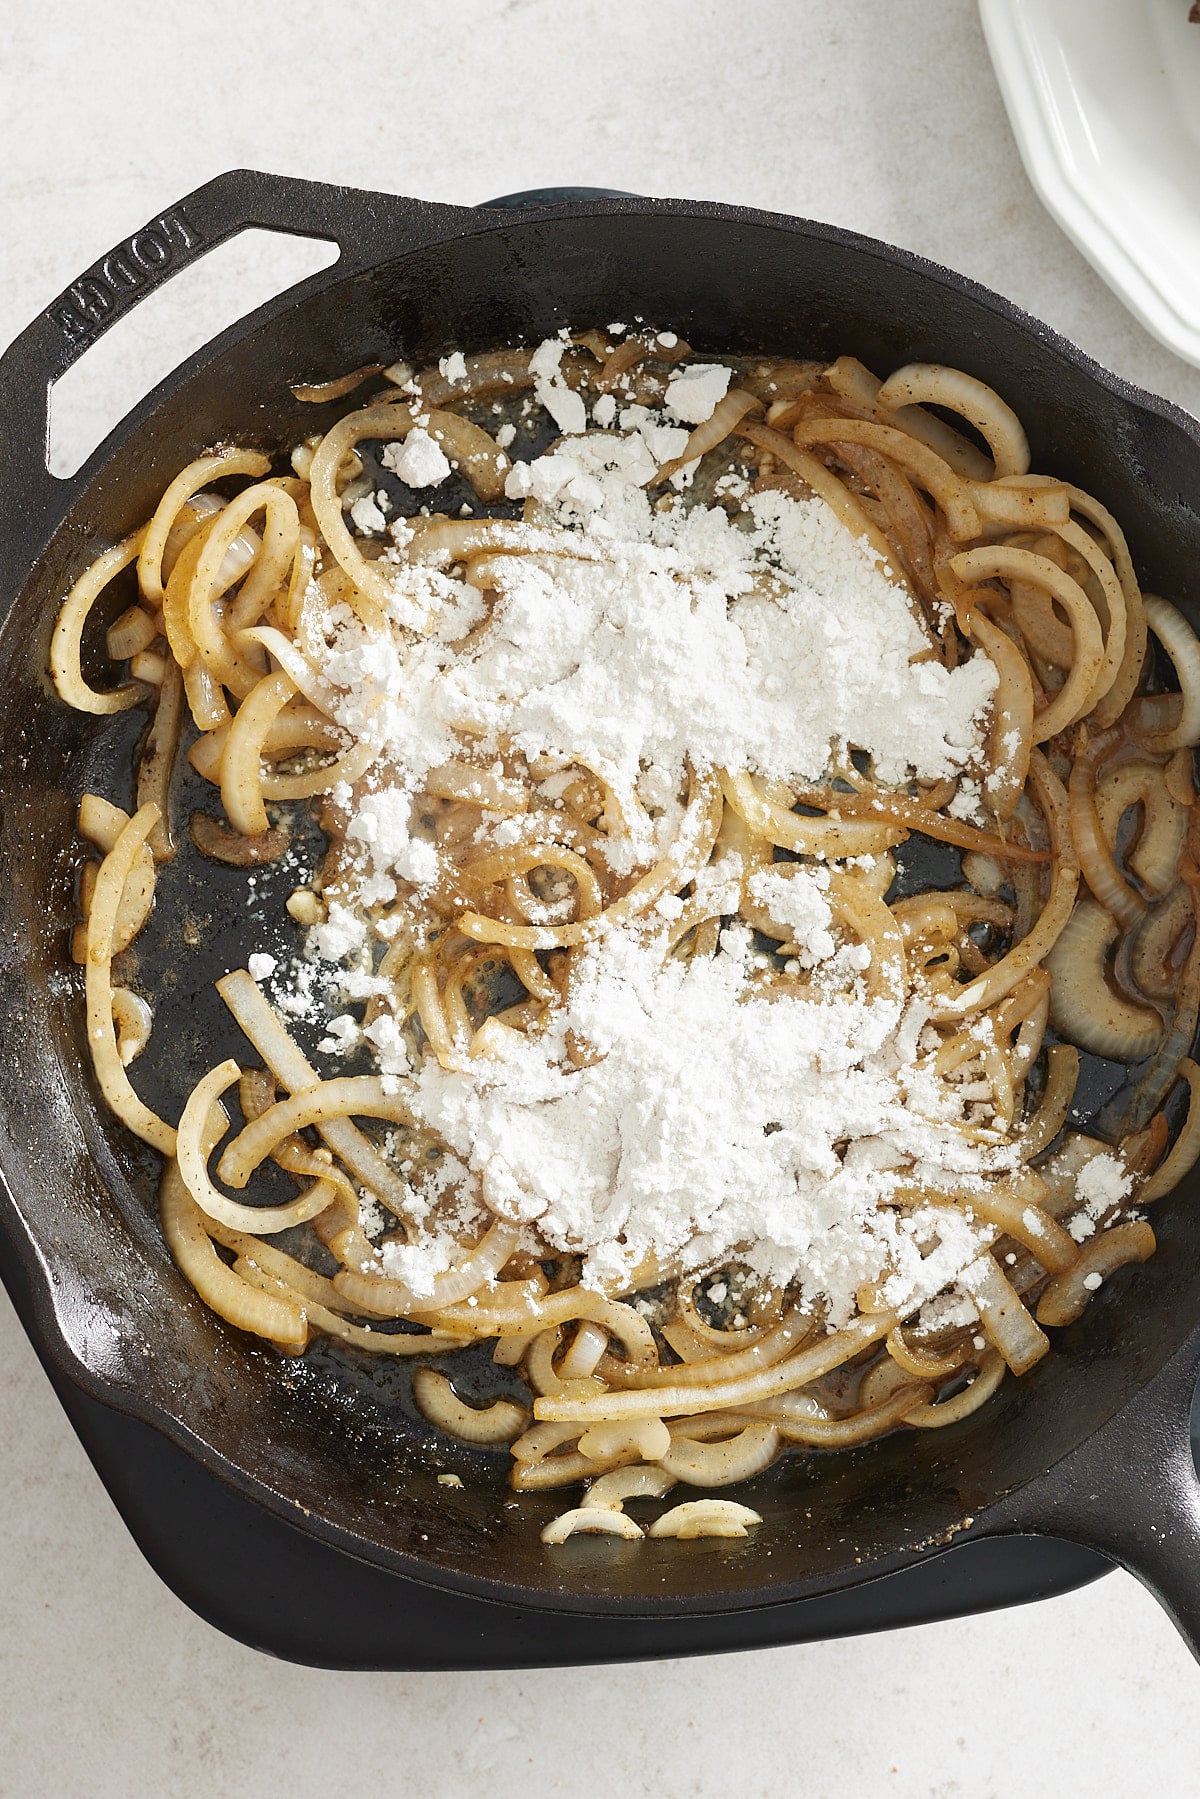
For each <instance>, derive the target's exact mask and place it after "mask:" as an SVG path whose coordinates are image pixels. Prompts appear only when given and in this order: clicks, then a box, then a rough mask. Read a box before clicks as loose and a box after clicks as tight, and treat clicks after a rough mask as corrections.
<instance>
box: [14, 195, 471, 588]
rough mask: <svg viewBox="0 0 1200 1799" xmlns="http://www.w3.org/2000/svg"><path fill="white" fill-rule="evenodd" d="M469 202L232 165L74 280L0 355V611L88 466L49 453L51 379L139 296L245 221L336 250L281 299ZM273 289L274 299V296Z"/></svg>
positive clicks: (432, 234) (459, 212)
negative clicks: (62, 472) (59, 470)
mask: <svg viewBox="0 0 1200 1799" xmlns="http://www.w3.org/2000/svg"><path fill="white" fill-rule="evenodd" d="M470 216H471V215H470V213H469V211H467V210H465V209H459V208H457V207H445V206H434V205H430V204H427V203H425V202H422V201H418V200H406V199H403V198H401V197H399V196H397V195H391V194H378V193H371V192H367V191H364V190H362V189H358V188H348V187H335V186H331V185H329V184H327V183H325V182H318V181H301V180H297V179H295V178H293V177H291V176H284V175H268V174H264V173H262V172H261V171H259V170H256V169H231V170H229V171H228V172H227V173H226V174H224V175H218V176H216V177H215V179H214V180H212V181H209V182H206V183H205V185H204V186H203V187H199V188H197V189H196V190H195V192H194V193H191V194H188V195H187V196H186V197H185V198H184V199H182V200H180V201H179V202H178V203H177V204H176V205H174V206H168V207H166V208H165V209H164V210H163V211H162V212H160V213H158V214H156V215H155V217H154V218H152V219H150V220H148V221H147V222H146V224H145V225H143V226H142V227H141V229H140V230H138V231H135V232H133V233H132V234H131V235H130V236H129V237H127V238H125V239H124V240H123V241H122V242H121V243H119V244H117V245H115V246H114V248H113V249H111V250H110V251H109V252H108V254H107V255H106V256H102V257H100V258H99V259H98V261H96V262H94V263H93V264H92V266H91V267H90V268H89V269H86V270H85V271H84V273H83V274H82V275H80V276H79V278H78V280H76V281H73V282H71V284H70V286H68V287H67V288H65V289H64V290H63V292H62V293H61V294H59V296H58V298H57V299H55V300H53V301H52V302H51V304H50V305H49V306H47V307H46V309H45V311H44V312H42V313H41V314H39V316H38V317H37V318H36V319H34V320H33V322H32V323H31V324H30V325H29V326H27V328H26V329H25V330H24V331H23V332H22V333H21V335H20V337H18V338H17V339H16V340H15V342H14V343H13V344H12V345H11V346H10V347H9V348H8V350H7V351H5V353H4V355H3V357H0V467H3V468H4V471H5V485H6V493H5V500H6V505H5V524H4V531H3V533H2V534H0V615H2V613H3V610H4V609H6V608H7V606H8V605H9V604H11V602H12V599H13V597H14V595H15V593H16V592H17V591H18V590H19V588H20V587H21V585H22V584H23V582H24V580H25V577H26V574H27V573H28V570H29V568H30V566H31V564H32V563H33V562H35V561H36V560H37V558H38V557H39V556H40V555H41V553H42V551H43V550H44V549H45V547H46V545H47V543H48V542H49V541H50V539H51V537H52V536H53V535H54V533H55V531H56V530H57V528H58V526H59V525H60V524H61V522H62V520H63V519H64V518H65V517H66V515H67V513H68V511H69V510H70V508H71V506H72V504H73V503H74V500H75V499H76V497H77V495H78V493H79V492H80V491H81V489H82V487H83V486H84V485H85V483H86V481H87V480H88V479H90V475H91V470H90V466H89V465H85V468H84V469H81V470H80V472H79V474H78V475H75V476H72V477H71V478H70V479H68V480H62V479H59V478H58V477H57V476H54V475H52V474H51V473H50V471H49V469H48V467H47V463H46V452H47V443H48V433H49V421H50V411H49V398H50V388H51V387H52V385H53V384H54V382H55V381H56V380H58V379H59V377H60V376H61V375H63V374H65V372H66V370H67V369H69V368H70V367H71V365H72V363H74V362H76V361H77V360H78V358H79V357H80V356H82V355H83V353H84V352H85V351H86V350H88V349H89V348H90V347H91V345H92V344H94V343H95V342H96V340H97V339H98V338H100V337H102V336H103V334H104V332H106V331H107V330H108V329H109V327H110V326H111V325H115V324H116V323H117V321H118V320H119V319H121V318H124V317H125V315H126V314H127V313H128V312H130V311H131V310H132V308H133V307H135V306H136V305H137V304H138V302H139V301H140V300H143V299H145V298H146V296H147V295H148V294H151V293H153V292H154V291H155V290H156V289H157V288H159V287H161V286H162V285H163V283H164V282H166V281H169V280H170V279H171V277H172V275H175V274H178V272H179V271H180V270H181V269H183V268H186V267H187V265H188V264H189V263H191V262H194V261H195V260H196V258H197V257H199V256H203V255H204V254H205V252H206V251H208V250H213V249H215V248H216V247H217V245H218V244H222V243H225V242H226V241H227V240H228V239H229V238H231V237H235V236H236V235H237V234H238V232H240V231H244V230H246V229H248V228H250V227H255V226H257V227H260V228H262V229H265V230H269V231H281V232H286V233H291V234H293V235H295V236H299V237H316V238H325V239H327V240H328V241H330V242H333V243H336V244H338V245H339V246H340V248H341V251H342V254H341V258H340V260H339V261H338V262H336V263H334V264H332V265H331V266H330V267H329V268H327V269H324V270H322V271H320V273H319V274H317V275H314V276H311V277H310V278H309V280H308V281H305V282H302V283H300V284H299V286H297V287H294V288H292V289H289V290H288V299H289V303H290V298H291V297H292V296H295V295H297V294H301V293H307V292H309V291H311V290H312V289H314V288H315V287H319V286H320V285H322V284H323V283H324V282H327V281H330V280H341V279H343V278H344V277H345V275H346V274H348V273H353V272H354V271H355V270H356V269H357V268H361V267H366V266H369V264H370V263H371V261H372V260H382V259H384V258H385V257H389V256H395V255H397V254H399V253H401V252H403V251H404V250H406V249H415V248H418V247H419V246H420V245H421V244H423V243H425V242H428V241H430V240H432V239H434V238H436V237H438V236H440V235H443V234H444V232H445V230H446V229H447V228H448V227H450V226H452V225H453V222H454V221H457V220H459V219H462V218H469V217H470ZM280 298H282V297H277V299H276V300H275V301H272V302H270V303H269V304H270V305H272V306H274V305H278V304H279V303H280Z"/></svg>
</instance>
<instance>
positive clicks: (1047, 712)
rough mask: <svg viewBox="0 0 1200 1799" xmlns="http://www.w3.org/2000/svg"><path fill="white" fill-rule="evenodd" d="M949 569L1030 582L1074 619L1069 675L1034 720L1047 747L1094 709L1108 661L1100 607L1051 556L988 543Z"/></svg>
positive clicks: (969, 576)
mask: <svg viewBox="0 0 1200 1799" xmlns="http://www.w3.org/2000/svg"><path fill="white" fill-rule="evenodd" d="M950 568H951V570H952V571H953V573H954V574H956V575H957V576H958V577H959V579H960V580H962V581H966V582H968V583H977V582H981V581H991V580H995V579H996V578H997V577H998V578H999V579H1000V580H1002V581H1007V580H1009V579H1010V578H1013V577H1015V578H1016V579H1017V580H1018V581H1032V582H1033V583H1034V584H1035V586H1038V587H1043V588H1045V590H1046V592H1047V593H1048V594H1050V596H1051V597H1052V598H1053V599H1055V600H1057V601H1058V602H1059V604H1060V605H1061V606H1062V608H1063V610H1064V611H1065V612H1066V613H1067V614H1068V615H1069V617H1070V620H1071V635H1072V638H1073V641H1074V655H1073V659H1072V663H1071V671H1070V673H1069V674H1068V676H1067V679H1066V680H1065V682H1064V683H1063V685H1062V687H1061V688H1060V689H1059V691H1058V692H1057V693H1056V694H1055V696H1054V698H1053V699H1052V700H1050V701H1048V702H1047V704H1046V705H1045V706H1043V707H1042V709H1041V711H1040V712H1039V713H1038V714H1037V716H1036V718H1035V719H1034V731H1033V735H1034V741H1035V742H1036V743H1045V742H1046V741H1047V739H1048V738H1051V737H1055V736H1057V735H1058V733H1059V732H1060V731H1061V730H1063V729H1064V728H1065V727H1066V726H1067V725H1072V724H1074V723H1075V722H1076V720H1077V719H1080V718H1082V717H1083V716H1084V714H1085V713H1086V712H1087V711H1089V710H1090V708H1091V704H1092V695H1093V692H1094V690H1095V685H1096V679H1097V676H1098V675H1099V673H1100V669H1101V665H1102V663H1103V660H1104V638H1103V635H1102V634H1101V630H1100V621H1099V619H1098V618H1097V617H1096V609H1095V607H1094V606H1093V605H1092V602H1091V601H1090V600H1089V599H1088V596H1087V594H1086V592H1085V591H1084V589H1083V588H1082V587H1081V586H1080V585H1079V582H1078V581H1076V580H1074V579H1073V578H1072V577H1071V576H1070V575H1068V574H1064V572H1063V570H1062V569H1061V568H1059V567H1058V565H1057V564H1056V563H1054V562H1051V560H1050V558H1049V557H1048V556H1038V555H1035V554H1034V552H1033V551H1032V550H1021V549H1014V547H1013V546H1012V545H1011V544H985V545H981V546H980V547H979V548H977V549H973V550H964V551H962V552H961V553H960V554H959V555H957V556H955V557H953V558H952V559H951V561H950Z"/></svg>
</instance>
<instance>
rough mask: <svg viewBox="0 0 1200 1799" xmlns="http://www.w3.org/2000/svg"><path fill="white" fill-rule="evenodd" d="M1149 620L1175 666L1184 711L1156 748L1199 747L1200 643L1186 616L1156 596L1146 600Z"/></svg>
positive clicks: (1157, 738) (1158, 741)
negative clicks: (1195, 745)
mask: <svg viewBox="0 0 1200 1799" xmlns="http://www.w3.org/2000/svg"><path fill="white" fill-rule="evenodd" d="M1143 603H1144V605H1145V608H1146V620H1147V623H1148V624H1149V626H1150V629H1151V630H1152V631H1153V632H1154V635H1155V636H1156V637H1157V638H1158V641H1159V642H1160V643H1161V644H1162V646H1163V649H1164V650H1165V651H1166V652H1167V655H1168V656H1169V657H1170V658H1171V661H1172V662H1173V663H1174V665H1175V674H1176V677H1177V679H1178V681H1179V687H1180V691H1181V693H1182V694H1183V710H1182V712H1181V713H1180V717H1179V723H1178V724H1177V725H1176V726H1175V728H1174V730H1172V731H1168V732H1167V733H1166V734H1165V735H1164V736H1162V737H1156V738H1155V740H1154V748H1155V749H1156V750H1158V751H1160V752H1162V753H1164V754H1165V753H1166V751H1168V750H1181V749H1189V748H1190V747H1191V746H1192V745H1193V744H1197V743H1200V642H1198V641H1197V638H1196V633H1195V632H1194V631H1193V630H1192V627H1191V626H1190V625H1189V624H1188V622H1187V620H1186V619H1185V618H1184V616H1183V614H1182V613H1181V612H1180V611H1178V609H1177V608H1176V607H1174V606H1172V605H1171V604H1170V603H1169V602H1168V601H1167V600H1163V599H1160V598H1159V596H1158V595H1157V594H1155V593H1148V594H1145V595H1144V596H1143Z"/></svg>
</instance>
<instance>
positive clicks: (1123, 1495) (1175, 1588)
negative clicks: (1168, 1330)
mask: <svg viewBox="0 0 1200 1799" xmlns="http://www.w3.org/2000/svg"><path fill="white" fill-rule="evenodd" d="M1198 1369H1200V1333H1197V1335H1196V1336H1194V1337H1193V1338H1192V1339H1191V1340H1190V1341H1189V1342H1188V1343H1187V1344H1185V1345H1184V1347H1183V1349H1181V1350H1180V1351H1179V1352H1178V1353H1177V1354H1176V1356H1175V1357H1174V1358H1173V1359H1172V1360H1171V1361H1170V1362H1169V1363H1168V1364H1167V1366H1166V1367H1165V1368H1163V1369H1162V1370H1161V1371H1160V1372H1159V1374H1158V1375H1156V1376H1155V1378H1154V1379H1153V1380H1152V1381H1151V1382H1150V1383H1149V1385H1148V1386H1146V1387H1144V1388H1143V1389H1142V1390H1141V1392H1139V1394H1138V1395H1137V1397H1136V1399H1134V1400H1133V1401H1131V1402H1130V1403H1129V1404H1128V1405H1126V1406H1125V1407H1124V1408H1123V1409H1122V1410H1121V1411H1120V1412H1118V1413H1117V1414H1116V1416H1115V1417H1113V1418H1111V1419H1110V1420H1109V1421H1108V1423H1107V1424H1105V1425H1104V1426H1102V1428H1101V1429H1100V1430H1098V1431H1097V1432H1096V1433H1095V1434H1094V1435H1093V1436H1091V1437H1089V1438H1087V1440H1086V1441H1085V1442H1083V1443H1081V1444H1080V1445H1079V1447H1078V1449H1076V1450H1074V1451H1073V1452H1072V1453H1071V1454H1070V1455H1068V1456H1066V1457H1065V1458H1064V1459H1063V1460H1062V1461H1061V1462H1059V1463H1058V1464H1057V1465H1056V1466H1055V1467H1054V1468H1052V1469H1050V1470H1049V1471H1048V1473H1046V1474H1045V1475H1043V1476H1042V1477H1041V1478H1040V1479H1039V1480H1035V1481H1033V1482H1031V1483H1030V1486H1029V1488H1028V1489H1026V1490H1024V1491H1022V1492H1018V1493H1016V1494H1014V1495H1013V1500H1012V1502H1011V1510H1010V1520H1011V1522H1010V1523H1009V1524H1007V1525H1006V1526H1005V1528H1006V1530H1007V1529H1011V1530H1015V1531H1020V1532H1028V1533H1032V1534H1034V1535H1037V1536H1055V1537H1065V1538H1067V1539H1068V1540H1069V1541H1071V1542H1074V1543H1081V1544H1083V1545H1084V1546H1085V1547H1087V1548H1089V1549H1097V1550H1099V1551H1101V1553H1102V1554H1104V1555H1105V1556H1107V1557H1108V1558H1109V1560H1110V1561H1113V1562H1116V1563H1117V1564H1118V1565H1119V1566H1120V1567H1122V1568H1125V1569H1127V1570H1128V1572H1129V1573H1130V1574H1133V1575H1135V1576H1136V1577H1137V1579H1138V1580H1140V1581H1141V1583H1142V1585H1143V1586H1145V1587H1147V1588H1148V1589H1149V1591H1150V1592H1151V1593H1153V1595H1154V1597H1155V1598H1156V1599H1157V1600H1158V1601H1159V1603H1160V1604H1161V1605H1162V1606H1163V1607H1164V1608H1165V1610H1166V1612H1167V1613H1168V1615H1169V1617H1170V1618H1171V1619H1172V1621H1173V1623H1174V1624H1175V1625H1176V1627H1177V1628H1178V1630H1179V1632H1180V1634H1181V1635H1182V1637H1183V1639H1184V1641H1185V1642H1186V1643H1187V1645H1188V1648H1189V1649H1190V1650H1191V1652H1192V1654H1193V1655H1194V1656H1195V1657H1196V1658H1197V1660H1200V1478H1198V1477H1197V1472H1196V1463H1195V1459H1194V1457H1193V1452H1192V1432H1191V1418H1192V1401H1193V1396H1194V1393H1195V1388H1196V1378H1197V1371H1198Z"/></svg>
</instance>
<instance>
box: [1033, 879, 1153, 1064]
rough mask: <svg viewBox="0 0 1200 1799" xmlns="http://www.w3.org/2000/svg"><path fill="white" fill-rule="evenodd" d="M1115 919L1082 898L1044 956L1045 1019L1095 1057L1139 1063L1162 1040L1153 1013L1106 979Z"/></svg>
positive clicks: (1115, 933) (1115, 927) (1093, 901)
mask: <svg viewBox="0 0 1200 1799" xmlns="http://www.w3.org/2000/svg"><path fill="white" fill-rule="evenodd" d="M1116 935H1117V924H1116V921H1115V919H1113V918H1112V917H1110V915H1109V914H1108V913H1107V912H1106V911H1105V910H1104V909H1103V908H1102V907H1101V906H1098V905H1097V904H1096V902H1095V900H1092V899H1081V900H1080V901H1079V902H1078V904H1077V905H1076V907H1075V910H1074V911H1073V912H1072V914H1071V917H1070V919H1069V921H1068V923H1067V926H1066V929H1065V930H1064V931H1063V933H1062V936H1061V937H1060V938H1059V939H1058V942H1057V943H1056V944H1055V945H1054V948H1053V949H1052V950H1051V951H1050V954H1049V955H1048V956H1047V957H1046V966H1047V968H1048V969H1049V970H1050V973H1051V975H1052V976H1053V980H1054V985H1053V987H1052V989H1051V997H1050V1019H1051V1022H1052V1024H1053V1025H1054V1028H1055V1030H1056V1031H1059V1032H1060V1033H1061V1034H1062V1035H1063V1036H1064V1037H1067V1038H1069V1039H1070V1041H1071V1042H1072V1043H1076V1044H1078V1046H1079V1048H1080V1049H1086V1050H1088V1051H1090V1053H1091V1054H1092V1055H1094V1056H1107V1057H1109V1058H1111V1059H1112V1060H1113V1061H1116V1062H1140V1061H1141V1059H1142V1057H1143V1056H1148V1055H1150V1054H1151V1053H1152V1052H1153V1050H1154V1049H1155V1047H1156V1046H1157V1044H1158V1043H1159V1042H1160V1041H1161V1039H1162V1034H1163V1022H1162V1019H1161V1018H1160V1016H1159V1014H1158V1013H1157V1012H1156V1011H1152V1010H1151V1009H1150V1007H1148V1006H1139V1005H1136V1004H1135V1003H1134V1002H1133V1001H1132V1000H1128V999H1125V998H1123V997H1122V995H1121V994H1119V993H1117V992H1116V990H1115V989H1114V987H1113V986H1112V984H1111V982H1110V980H1109V976H1108V966H1107V963H1108V952H1109V949H1110V948H1111V946H1112V943H1113V941H1114V940H1115V938H1116Z"/></svg>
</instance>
